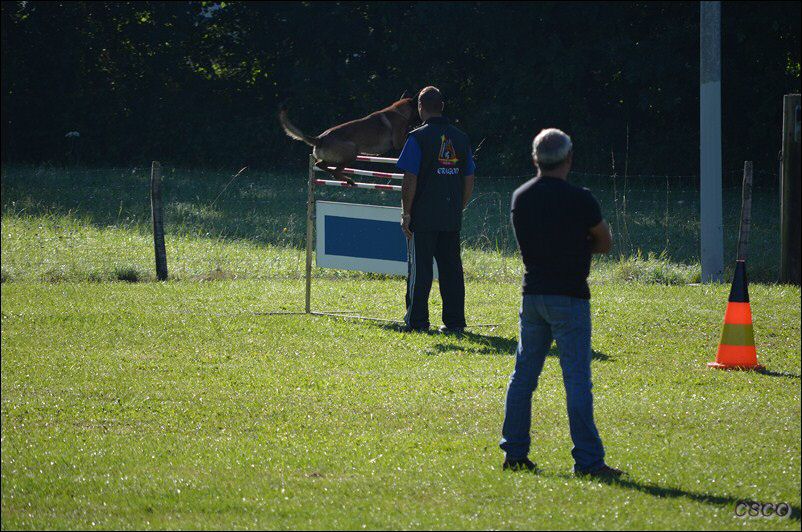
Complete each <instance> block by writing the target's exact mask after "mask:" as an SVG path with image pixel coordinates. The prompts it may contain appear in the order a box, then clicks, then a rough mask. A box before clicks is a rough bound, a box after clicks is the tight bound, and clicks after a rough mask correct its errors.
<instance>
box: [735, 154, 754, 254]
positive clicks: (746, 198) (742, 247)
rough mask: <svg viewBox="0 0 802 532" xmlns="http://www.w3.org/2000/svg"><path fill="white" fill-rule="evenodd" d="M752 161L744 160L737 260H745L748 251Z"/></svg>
mask: <svg viewBox="0 0 802 532" xmlns="http://www.w3.org/2000/svg"><path fill="white" fill-rule="evenodd" d="M752 172H753V166H752V161H744V183H743V190H742V192H741V230H740V233H739V235H738V260H744V261H745V260H746V256H747V255H748V252H749V228H750V226H751V224H752Z"/></svg>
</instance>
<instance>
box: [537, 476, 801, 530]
mask: <svg viewBox="0 0 802 532" xmlns="http://www.w3.org/2000/svg"><path fill="white" fill-rule="evenodd" d="M550 476H551V475H550ZM553 476H555V477H560V478H566V479H571V478H576V477H573V476H570V475H564V474H557V475H553ZM589 481H590V482H599V483H602V484H608V485H612V486H620V487H622V488H627V489H631V490H635V491H640V492H642V493H646V494H648V495H652V496H654V497H660V498H662V499H666V498H669V499H688V500H690V501H694V502H700V503H702V504H710V505H713V506H725V505H730V506H732V508H733V515H734V512H735V506H736V505H737V504H738V503H740V502H747V503H751V502H755V501H753V500H752V499H749V498H746V497H744V498H738V497H727V496H723V495H714V494H710V493H697V492H693V491H686V490H683V489H680V488H666V487H663V486H656V485H654V484H648V483H645V482H638V481H636V480H632V479H629V478H617V479H590V480H589ZM759 502H762V503H765V502H774V503H775V504H777V503H779V502H783V501H759ZM786 504H788V505H789V507H790V508H791V515H790V516H789V517H790V518H791V519H794V520H797V521H798V520H799V519H800V509H799V507H798V506H794V505H792V504H790V503H786ZM778 519H779V518H778Z"/></svg>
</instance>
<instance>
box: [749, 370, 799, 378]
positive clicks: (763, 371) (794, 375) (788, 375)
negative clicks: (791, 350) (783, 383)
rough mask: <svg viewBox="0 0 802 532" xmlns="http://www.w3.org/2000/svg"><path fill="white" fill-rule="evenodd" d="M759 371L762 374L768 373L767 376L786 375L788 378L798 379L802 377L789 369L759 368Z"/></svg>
mask: <svg viewBox="0 0 802 532" xmlns="http://www.w3.org/2000/svg"><path fill="white" fill-rule="evenodd" d="M757 373H759V374H761V375H766V376H767V377H785V378H786V379H797V380H799V379H800V378H802V377H801V376H800V375H799V374H798V373H789V372H787V371H772V370H770V369H761V370H758V371H757Z"/></svg>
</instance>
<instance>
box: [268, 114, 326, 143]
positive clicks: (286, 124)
mask: <svg viewBox="0 0 802 532" xmlns="http://www.w3.org/2000/svg"><path fill="white" fill-rule="evenodd" d="M278 121H279V122H281V127H282V128H283V129H284V133H286V134H287V135H288V136H289V137H290V138H293V139H295V140H300V141H301V142H305V143H306V144H309V145H310V146H312V147H315V146H317V145H318V144H320V141H319V140H318V139H317V137H309V136H307V135H304V133H303V131H301V130H300V129H298V128H297V127H295V126H294V125H292V123H290V120H289V119H288V118H287V107H285V106H284V105H282V106H281V107H279V111H278Z"/></svg>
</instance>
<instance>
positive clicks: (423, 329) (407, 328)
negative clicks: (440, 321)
mask: <svg viewBox="0 0 802 532" xmlns="http://www.w3.org/2000/svg"><path fill="white" fill-rule="evenodd" d="M401 332H429V327H412V326H411V325H403V326H401Z"/></svg>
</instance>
